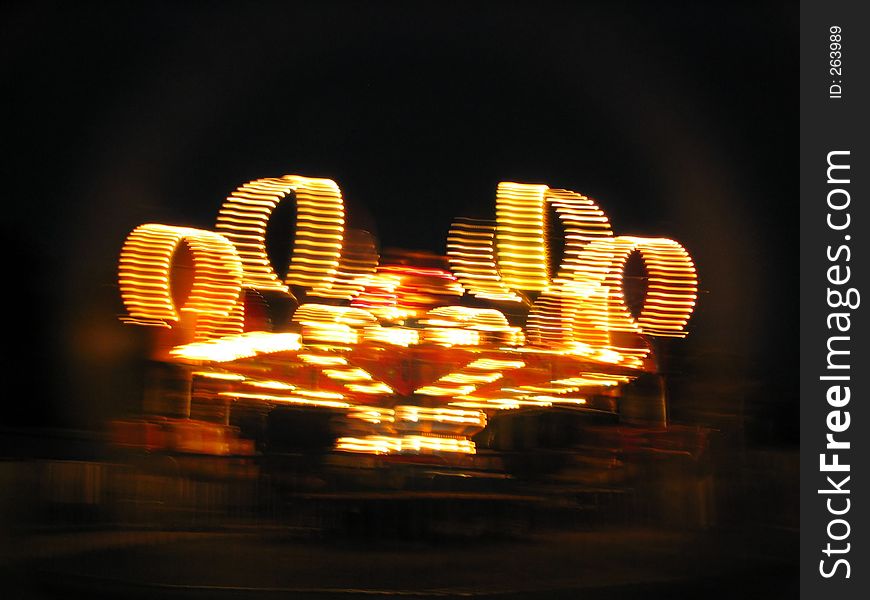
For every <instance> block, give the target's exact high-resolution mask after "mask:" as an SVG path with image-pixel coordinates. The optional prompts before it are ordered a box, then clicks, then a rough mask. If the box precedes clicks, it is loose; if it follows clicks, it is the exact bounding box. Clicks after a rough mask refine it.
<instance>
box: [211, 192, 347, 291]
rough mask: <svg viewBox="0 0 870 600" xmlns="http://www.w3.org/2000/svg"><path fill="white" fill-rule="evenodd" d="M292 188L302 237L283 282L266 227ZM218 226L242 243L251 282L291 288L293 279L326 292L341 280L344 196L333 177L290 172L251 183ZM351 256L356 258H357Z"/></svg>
mask: <svg viewBox="0 0 870 600" xmlns="http://www.w3.org/2000/svg"><path fill="white" fill-rule="evenodd" d="M291 194H293V195H295V198H296V237H295V239H294V241H293V252H292V255H291V257H290V266H289V269H288V271H287V277H286V279H285V282H284V283H282V282H281V281H280V280H279V279H278V276H277V275H276V273H275V270H274V269H273V266H272V264H271V263H270V262H269V257H268V256H267V254H266V227H267V226H268V224H269V217H270V216H271V214H272V211H273V210H274V209H275V207H276V206H278V203H279V202H281V201H282V200H284V199H285V198H287V197H288V196H290V195H291ZM216 227H217V230H218V231H220V232H221V233H223V234H224V235H226V237H227V238H229V239H230V240H231V241H232V242H233V243H234V244H235V245H236V247H237V248H238V252H239V256H240V257H241V259H242V265H243V267H244V272H245V285H247V286H249V287H252V288H254V289H259V290H272V291H278V292H284V293H287V292H288V291H289V290H288V288H287V286H288V285H298V286H301V287H306V288H311V287H317V288H318V289H320V290H321V292H322V291H325V290H329V289H331V287H332V284H333V282H334V281H335V278H336V273H337V272H338V267H339V257H340V256H341V249H342V242H343V237H344V202H343V200H342V197H341V191H340V190H339V189H338V186H337V185H336V184H335V182H334V181H332V180H330V179H313V178H310V177H300V176H298V175H285V176H284V177H280V178H275V177H270V178H266V179H257V180H256V181H251V182H249V183H246V184H245V185H243V186H242V187H240V188H239V189H237V190H236V191H235V192H233V194H232V195H230V197H229V198H227V200H226V202H224V205H223V207H221V210H220V213H219V215H218V219H217V225H216ZM349 260H350V261H351V262H350V263H348V264H353V262H354V261H355V260H356V259H355V258H353V257H350V258H349ZM363 269H364V267H363ZM344 283H345V284H347V282H344ZM351 287H352V288H353V285H351Z"/></svg>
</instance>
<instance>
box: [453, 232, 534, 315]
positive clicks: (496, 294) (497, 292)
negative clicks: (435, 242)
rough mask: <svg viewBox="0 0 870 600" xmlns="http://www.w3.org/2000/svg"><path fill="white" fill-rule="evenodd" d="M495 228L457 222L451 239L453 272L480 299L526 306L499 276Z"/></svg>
mask: <svg viewBox="0 0 870 600" xmlns="http://www.w3.org/2000/svg"><path fill="white" fill-rule="evenodd" d="M495 230H496V227H495V224H493V223H490V222H489V221H473V220H471V219H457V220H456V221H455V222H454V223H453V225H452V226H451V227H450V233H448V235H447V255H448V257H449V258H450V268H451V269H452V270H453V273H454V274H455V275H456V278H457V279H459V282H460V283H461V284H462V285H463V286H465V287H466V288H467V289H468V291H469V292H470V293H471V294H472V295H474V296H477V297H478V298H481V299H484V300H494V301H497V302H523V298H522V297H521V296H519V295H517V294H515V293H514V292H512V291H511V290H510V288H508V287H507V286H506V285H505V283H504V282H503V281H502V278H501V276H500V275H499V274H498V268H497V266H496V262H495V248H494V247H493V245H494V242H495Z"/></svg>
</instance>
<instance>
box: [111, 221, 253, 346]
mask: <svg viewBox="0 0 870 600" xmlns="http://www.w3.org/2000/svg"><path fill="white" fill-rule="evenodd" d="M182 243H185V244H187V246H188V247H189V248H190V251H191V254H192V255H193V261H194V274H193V286H192V289H191V291H190V295H189V296H188V298H187V301H186V302H185V304H184V306H182V307H181V309H180V312H181V313H184V312H188V313H190V314H191V315H192V316H193V317H194V319H198V318H210V317H211V318H217V319H220V318H225V317H227V316H228V315H229V313H230V311H231V310H232V308H233V306H234V305H235V304H236V301H237V299H238V297H239V292H240V291H241V283H242V265H241V262H240V260H239V255H238V254H237V253H236V250H235V248H234V247H233V245H232V243H230V241H229V240H227V238H225V237H224V236H222V235H220V234H218V233H214V232H212V231H203V230H200V229H191V228H189V227H173V226H170V225H157V224H147V225H141V226H139V227H137V228H136V229H134V230H133V231H132V232H131V233H130V235H129V236H128V237H127V240H126V241H125V242H124V246H123V248H122V249H121V258H120V261H119V268H118V282H119V284H120V288H121V297H122V298H123V300H124V305H125V306H126V308H127V312H128V314H129V315H130V317H131V321H130V322H134V323H137V324H150V325H167V324H169V323H172V322H176V321H179V320H180V318H181V314H180V313H179V309H177V308H176V306H175V303H174V302H173V300H172V292H171V289H170V275H171V271H172V257H173V255H174V254H175V251H176V250H177V249H178V247H179V246H180V245H181V244H182ZM198 334H199V335H198V336H197V337H198V338H200V339H205V338H207V337H208V335H207V334H206V333H205V332H203V330H202V329H198Z"/></svg>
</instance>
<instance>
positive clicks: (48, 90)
mask: <svg viewBox="0 0 870 600" xmlns="http://www.w3.org/2000/svg"><path fill="white" fill-rule="evenodd" d="M248 4H249V3H243V2H237V3H231V2H221V3H184V2H173V3H165V4H164V3H159V2H149V3H147V4H146V3H141V4H135V3H130V4H125V5H124V6H120V5H114V4H108V3H107V4H90V3H87V2H76V3H63V4H52V3H35V2H28V3H23V4H20V5H17V6H15V5H13V6H7V7H6V8H5V9H4V10H3V13H2V25H0V31H2V34H0V47H2V53H0V69H2V76H3V82H4V85H3V90H4V91H3V100H2V101H3V105H4V115H5V126H4V128H3V129H4V131H3V146H4V150H5V152H4V155H5V156H4V160H3V161H2V168H3V170H4V175H5V176H4V190H3V192H2V193H3V195H4V202H3V207H4V216H3V224H2V234H3V240H4V243H5V245H6V248H7V253H6V256H5V257H4V263H5V272H6V274H7V277H8V278H9V279H8V280H7V283H6V284H4V290H6V293H7V295H8V296H9V298H10V299H11V301H12V308H7V309H6V311H5V314H6V318H7V320H8V321H9V323H8V325H7V335H6V343H5V344H4V358H3V362H4V367H5V368H6V369H7V372H8V373H11V374H12V375H13V377H12V379H13V382H12V383H13V388H14V389H15V390H16V392H15V398H14V400H11V401H10V399H8V398H7V400H6V401H5V404H6V407H5V408H4V412H3V415H2V421H0V423H2V425H4V426H8V427H29V426H34V425H50V426H64V427H99V425H100V423H103V422H104V421H105V418H106V416H110V415H113V414H117V413H119V412H121V411H123V410H126V409H129V408H130V406H131V400H130V398H131V397H135V396H136V394H138V393H139V392H138V391H137V385H138V380H137V378H136V373H137V370H136V368H135V366H131V360H130V357H132V356H135V355H136V353H137V351H138V349H137V347H136V344H137V343H138V341H137V340H139V337H138V336H137V334H136V333H135V332H133V333H131V328H126V327H123V326H121V325H120V324H119V323H118V322H117V319H116V317H117V315H118V314H120V313H121V311H122V306H121V302H120V298H119V295H118V290H117V286H116V283H115V281H116V270H115V269H116V267H115V265H116V260H117V256H118V252H119V250H120V247H121V244H122V243H123V240H124V238H125V237H126V235H127V234H128V233H129V231H130V230H132V229H133V228H134V227H135V226H137V225H139V224H141V223H144V222H159V223H167V224H175V225H185V226H193V227H200V228H208V229H211V228H212V227H213V226H214V220H215V217H216V215H217V211H218V208H219V207H220V205H221V202H222V201H223V199H224V198H225V197H226V196H227V195H228V194H229V193H230V192H231V191H232V190H233V189H235V188H236V187H237V186H239V185H241V184H242V183H244V182H246V181H248V180H251V179H255V178H259V177H266V176H280V175H283V174H301V175H307V176H313V177H329V178H332V179H334V180H335V181H336V182H337V183H338V184H339V186H340V187H341V189H342V192H343V194H344V197H345V201H346V203H347V208H348V211H349V218H350V222H351V224H352V225H357V226H360V227H363V228H367V229H370V230H372V231H373V232H374V233H375V234H376V235H377V237H378V238H379V240H380V243H381V245H382V246H384V247H401V248H409V249H411V248H413V249H424V250H429V251H433V252H444V248H445V239H446V232H447V229H448V227H449V225H450V222H451V220H452V219H453V218H454V217H456V216H476V217H484V218H492V217H493V216H494V207H495V187H496V185H497V183H498V182H499V181H507V180H512V181H522V182H527V183H546V184H548V185H550V186H551V187H556V188H567V189H571V190H574V191H577V192H580V193H583V194H586V195H589V196H592V197H594V198H595V199H596V200H597V201H598V202H599V205H600V206H601V207H602V208H603V209H604V210H605V211H606V212H607V214H608V215H609V217H610V219H611V223H612V225H613V228H614V231H615V232H616V233H617V234H636V235H653V236H667V237H673V238H674V239H676V240H678V241H680V242H681V243H683V244H684V245H685V247H686V248H687V249H688V250H689V252H690V253H691V254H692V256H693V258H694V259H695V261H696V263H697V265H698V268H699V273H700V278H701V288H702V290H703V291H702V294H701V297H700V301H699V305H698V309H697V311H696V313H695V316H694V317H693V321H692V322H691V323H690V327H691V331H692V333H691V335H690V336H689V338H687V339H686V340H685V341H683V342H678V343H677V344H672V345H671V347H672V348H673V353H674V357H673V360H672V362H671V364H672V365H673V370H674V372H675V376H674V381H675V384H674V385H675V388H674V394H675V413H674V417H675V418H677V419H679V418H683V419H684V420H686V421H687V422H699V423H706V422H713V421H715V420H716V419H720V421H721V415H722V414H725V415H726V417H727V416H729V415H730V416H731V417H735V416H736V417H735V418H737V419H738V420H741V419H742V421H741V422H742V423H743V424H744V425H745V426H746V428H747V430H748V432H749V434H750V438H751V440H752V441H753V443H758V444H768V443H782V442H793V441H795V440H796V436H797V433H796V426H797V422H798V417H797V412H798V405H797V402H798V400H797V382H796V368H797V366H796V365H797V357H798V344H797V277H798V260H797V259H798V238H797V197H798V189H797V173H796V164H797V152H798V139H797V136H798V96H797V85H798V77H797V73H798V71H797V69H798V55H797V39H798V38H797V35H798V34H797V30H798V14H797V4H796V3H758V2H752V3H746V4H745V5H742V4H731V3H717V4H715V5H714V4H709V5H708V4H704V3H697V2H688V3H678V4H669V3H637V4H624V3H622V4H620V3H614V2H605V3H600V4H599V3H579V2H578V3H567V2H566V3H561V2H560V3H546V2H534V3H533V2H523V3H510V2H499V3H496V2H492V3H473V5H471V4H472V3H461V2H456V3H452V2H443V1H442V2H437V3H424V2H416V3H376V2H375V3H328V2H311V3H294V2H285V3H280V4H274V5H270V4H260V5H258V6H256V7H251V6H248ZM4 395H5V394H4ZM133 404H134V405H135V402H134V403H133ZM726 420H727V419H726Z"/></svg>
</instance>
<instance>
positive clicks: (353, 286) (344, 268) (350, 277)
mask: <svg viewBox="0 0 870 600" xmlns="http://www.w3.org/2000/svg"><path fill="white" fill-rule="evenodd" d="M377 266H378V251H377V248H376V247H375V239H374V237H372V234H370V233H369V232H367V231H360V230H357V229H349V230H347V231H346V232H345V234H344V244H343V246H342V248H341V260H340V261H339V263H338V270H337V271H336V273H335V278H334V279H333V281H332V283H331V284H330V285H326V286H318V287H316V288H314V289H312V290H311V291H310V292H309V293H308V295H309V296H318V297H321V298H338V299H343V300H350V299H351V298H353V297H355V296H356V295H357V294H359V293H360V292H361V291H362V290H363V289H365V287H366V286H367V285H369V283H370V282H371V280H372V277H373V276H374V274H375V269H376V268H377Z"/></svg>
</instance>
